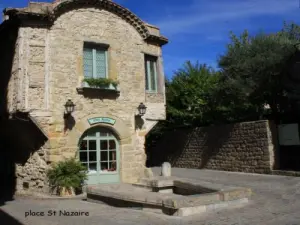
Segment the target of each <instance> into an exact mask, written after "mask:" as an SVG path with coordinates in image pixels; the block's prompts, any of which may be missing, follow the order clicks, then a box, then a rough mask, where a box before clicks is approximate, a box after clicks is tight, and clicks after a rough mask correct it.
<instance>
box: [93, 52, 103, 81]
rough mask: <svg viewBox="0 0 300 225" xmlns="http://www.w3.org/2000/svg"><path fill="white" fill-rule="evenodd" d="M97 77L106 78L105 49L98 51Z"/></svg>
mask: <svg viewBox="0 0 300 225" xmlns="http://www.w3.org/2000/svg"><path fill="white" fill-rule="evenodd" d="M95 61H96V74H95V76H96V78H106V52H105V51H103V50H98V49H97V51H96V60H95Z"/></svg>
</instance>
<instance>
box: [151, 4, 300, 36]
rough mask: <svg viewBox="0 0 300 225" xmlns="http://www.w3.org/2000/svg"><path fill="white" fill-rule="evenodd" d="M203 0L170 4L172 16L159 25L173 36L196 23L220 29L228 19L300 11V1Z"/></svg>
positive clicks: (205, 27) (169, 12) (206, 27)
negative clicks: (183, 4) (181, 4)
mask: <svg viewBox="0 0 300 225" xmlns="http://www.w3.org/2000/svg"><path fill="white" fill-rule="evenodd" d="M203 2H204V1H199V0H198V1H196V0H195V1H194V3H193V4H191V5H188V6H183V7H182V8H178V7H176V8H172V7H169V8H168V14H169V15H168V16H167V17H164V18H160V19H159V20H158V21H156V23H155V24H156V25H158V26H159V27H160V28H161V30H162V32H163V33H165V34H167V35H173V34H177V33H184V32H185V31H187V32H189V30H193V28H194V27H195V26H197V27H198V28H199V27H201V26H202V27H203V29H216V28H218V27H220V26H219V24H223V25H224V22H230V21H235V22H238V21H239V20H243V19H247V18H251V17H255V16H259V15H280V14H281V15H282V14H287V13H290V12H295V11H297V13H299V3H298V0H289V1H287V0H244V1H240V0H231V1H229V0H226V1H225V0H222V1H220V0H215V1H211V2H210V3H206V4H203ZM206 2H207V1H206ZM172 15H176V17H175V16H172Z"/></svg>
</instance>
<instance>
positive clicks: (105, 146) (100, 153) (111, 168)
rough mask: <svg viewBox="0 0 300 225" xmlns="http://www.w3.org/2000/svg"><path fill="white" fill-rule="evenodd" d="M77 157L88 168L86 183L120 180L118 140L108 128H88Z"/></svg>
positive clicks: (107, 182) (104, 182) (115, 181)
mask: <svg viewBox="0 0 300 225" xmlns="http://www.w3.org/2000/svg"><path fill="white" fill-rule="evenodd" d="M79 159H80V161H81V162H82V164H83V165H86V166H87V168H88V170H89V173H88V180H87V181H86V184H88V185H93V184H109V183H118V182H120V152H119V142H118V140H117V139H116V137H115V136H114V135H113V133H112V132H111V131H110V130H108V129H105V128H101V127H99V128H93V129H91V130H89V131H88V132H87V134H85V136H84V137H83V139H82V140H81V143H80V147H79Z"/></svg>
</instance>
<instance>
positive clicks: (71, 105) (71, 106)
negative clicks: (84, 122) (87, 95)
mask: <svg viewBox="0 0 300 225" xmlns="http://www.w3.org/2000/svg"><path fill="white" fill-rule="evenodd" d="M75 106H76V105H75V104H74V103H73V102H72V100H71V99H68V101H67V102H66V104H65V112H64V119H67V118H68V117H69V116H71V114H72V113H73V112H74V109H75Z"/></svg>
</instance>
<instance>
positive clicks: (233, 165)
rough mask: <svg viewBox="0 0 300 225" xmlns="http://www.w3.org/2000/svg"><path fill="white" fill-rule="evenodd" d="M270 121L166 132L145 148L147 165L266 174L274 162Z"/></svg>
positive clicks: (274, 146) (274, 147) (274, 149)
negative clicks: (149, 146)
mask: <svg viewBox="0 0 300 225" xmlns="http://www.w3.org/2000/svg"><path fill="white" fill-rule="evenodd" d="M271 125H272V123H271V122H269V121H255V122H246V123H237V124H230V125H223V126H211V127H200V128H189V129H179V130H176V131H169V132H166V134H165V135H164V136H163V138H162V139H161V140H159V141H158V143H157V144H156V146H155V147H153V148H151V149H148V150H147V152H148V157H149V162H148V163H149V165H150V166H154V165H155V166H158V165H160V164H161V163H162V162H163V161H170V162H171V164H172V166H173V167H180V168H194V169H202V168H205V169H215V170H225V171H238V172H249V173H269V172H270V171H271V170H272V169H273V166H274V164H275V161H276V160H275V156H276V154H275V151H276V145H275V144H274V143H275V142H274V140H273V138H274V137H273V135H272V130H271V129H272V126H271Z"/></svg>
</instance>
